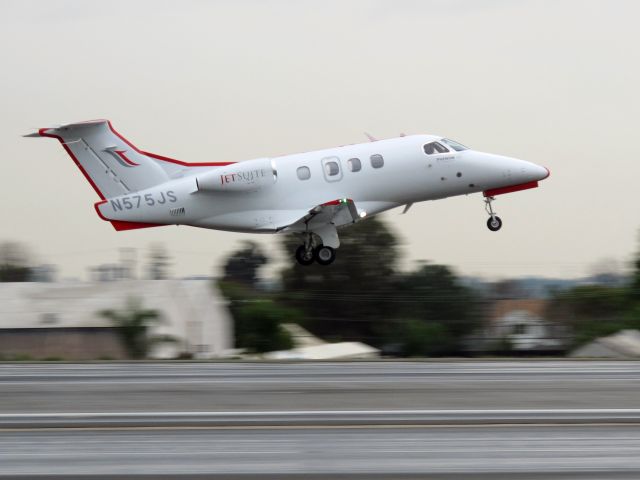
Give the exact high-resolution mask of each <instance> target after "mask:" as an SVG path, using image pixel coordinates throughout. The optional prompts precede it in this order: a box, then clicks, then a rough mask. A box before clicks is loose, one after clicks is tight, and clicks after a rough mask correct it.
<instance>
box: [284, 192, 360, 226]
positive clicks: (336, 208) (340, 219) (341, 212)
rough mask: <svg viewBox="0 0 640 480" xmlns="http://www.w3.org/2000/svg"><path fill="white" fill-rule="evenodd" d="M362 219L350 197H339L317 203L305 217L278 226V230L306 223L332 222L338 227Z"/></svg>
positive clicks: (320, 223)
mask: <svg viewBox="0 0 640 480" xmlns="http://www.w3.org/2000/svg"><path fill="white" fill-rule="evenodd" d="M359 219H360V215H358V209H357V208H356V204H355V202H354V201H353V200H351V199H350V198H339V199H337V200H331V201H330V202H326V203H323V204H321V205H316V206H315V207H313V208H312V209H311V210H309V212H308V213H307V214H306V215H304V216H303V217H301V218H299V219H298V220H296V221H294V222H292V223H290V224H289V225H283V226H281V227H279V228H278V231H286V230H297V229H296V228H294V227H297V226H305V225H309V226H311V225H318V226H319V225H324V224H327V223H331V224H333V225H335V226H336V227H340V226H342V225H348V224H350V223H355V222H357V221H358V220H359Z"/></svg>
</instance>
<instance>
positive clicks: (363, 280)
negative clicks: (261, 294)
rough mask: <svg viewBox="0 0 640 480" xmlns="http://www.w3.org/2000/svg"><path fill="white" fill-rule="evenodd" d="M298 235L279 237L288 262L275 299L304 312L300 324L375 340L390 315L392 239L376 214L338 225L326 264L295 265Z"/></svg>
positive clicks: (335, 336) (330, 335)
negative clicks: (331, 259)
mask: <svg viewBox="0 0 640 480" xmlns="http://www.w3.org/2000/svg"><path fill="white" fill-rule="evenodd" d="M299 244H300V238H299V237H298V236H288V237H285V239H284V242H283V247H284V249H285V250H286V251H287V252H288V253H289V254H290V256H291V261H290V265H289V266H288V267H287V268H285V270H284V271H283V272H282V284H283V291H282V293H281V295H280V300H281V301H282V302H283V303H285V304H287V305H290V306H293V307H296V308H298V309H300V310H301V311H302V312H304V316H305V328H308V329H309V330H310V331H312V332H313V333H314V334H316V335H319V336H321V337H323V338H326V339H330V340H360V341H364V342H366V343H370V344H372V345H380V344H381V343H382V342H383V341H384V339H383V338H382V337H381V335H382V333H383V330H384V328H383V327H384V325H385V323H386V322H387V321H388V320H389V319H390V318H393V317H394V315H395V309H396V307H397V305H396V304H395V296H396V289H395V285H394V277H395V268H396V262H397V260H398V257H399V251H398V240H397V238H396V236H395V235H394V234H393V233H392V232H391V230H390V229H389V228H388V227H387V226H386V225H385V224H384V223H383V222H382V221H381V220H379V219H378V218H370V219H367V220H366V221H363V222H358V223H356V224H355V225H352V226H350V227H349V228H345V229H342V230H340V244H341V245H340V249H339V250H338V259H337V260H336V262H335V263H333V264H331V265H329V266H322V265H318V264H313V265H309V266H301V265H298V264H297V263H296V262H295V260H294V259H293V254H292V252H294V251H295V248H296V247H297V246H298V245H299Z"/></svg>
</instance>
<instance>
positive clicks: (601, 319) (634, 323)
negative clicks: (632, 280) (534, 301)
mask: <svg viewBox="0 0 640 480" xmlns="http://www.w3.org/2000/svg"><path fill="white" fill-rule="evenodd" d="M633 311H634V302H633V301H630V299H629V289H628V288H626V287H607V286H602V285H584V286H578V287H575V288H572V289H570V290H566V291H563V292H560V293H557V294H555V295H554V296H553V297H552V298H551V300H550V301H549V305H548V307H547V312H546V317H547V319H549V320H550V321H552V322H554V323H557V324H558V325H563V326H566V327H568V329H569V332H570V334H571V336H572V337H573V341H572V344H573V346H574V347H575V346H579V345H583V344H585V343H588V342H590V341H591V340H594V339H595V338H598V337H602V336H606V335H610V334H612V333H615V332H617V331H619V330H622V329H625V328H639V327H640V321H638V320H640V317H638V320H635V319H634V316H633Z"/></svg>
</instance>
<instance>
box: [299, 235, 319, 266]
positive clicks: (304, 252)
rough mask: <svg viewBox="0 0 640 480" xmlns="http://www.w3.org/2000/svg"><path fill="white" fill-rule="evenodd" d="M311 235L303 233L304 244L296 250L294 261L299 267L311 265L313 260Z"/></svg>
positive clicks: (313, 251) (313, 250)
mask: <svg viewBox="0 0 640 480" xmlns="http://www.w3.org/2000/svg"><path fill="white" fill-rule="evenodd" d="M313 247H314V241H313V233H311V232H305V234H304V243H303V244H302V245H300V246H299V247H298V248H297V249H296V260H297V261H298V263H299V264H300V265H311V264H312V263H313V261H314V260H315V249H314V248H313Z"/></svg>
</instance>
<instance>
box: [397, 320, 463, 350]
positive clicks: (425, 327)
mask: <svg viewBox="0 0 640 480" xmlns="http://www.w3.org/2000/svg"><path fill="white" fill-rule="evenodd" d="M397 339H398V346H399V350H398V353H400V354H402V355H403V356H406V357H433V356H438V355H445V354H447V353H451V350H452V349H451V347H450V346H451V345H452V344H453V343H454V339H453V338H452V337H451V333H450V332H449V331H447V328H446V327H445V326H444V324H442V323H440V322H425V321H423V320H419V319H410V320H405V321H402V322H401V323H400V324H399V326H398V337H397Z"/></svg>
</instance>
